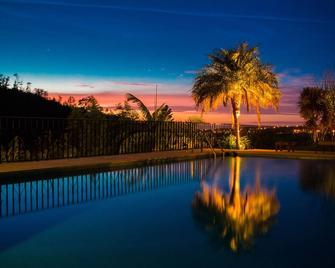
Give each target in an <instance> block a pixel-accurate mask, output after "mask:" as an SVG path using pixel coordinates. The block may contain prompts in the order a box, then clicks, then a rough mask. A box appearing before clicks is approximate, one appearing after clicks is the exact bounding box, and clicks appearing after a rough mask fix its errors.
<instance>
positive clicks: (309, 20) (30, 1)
mask: <svg viewBox="0 0 335 268" xmlns="http://www.w3.org/2000/svg"><path fill="white" fill-rule="evenodd" d="M0 2H3V3H10V4H13V3H14V4H29V5H46V6H62V7H78V8H98V9H113V10H118V11H127V12H129V11H130V12H145V13H157V14H167V15H177V16H192V17H205V18H225V19H245V20H262V21H284V22H298V23H323V24H335V20H321V19H313V18H292V17H278V16H265V15H251V14H229V13H208V12H196V11H186V10H172V9H161V8H153V7H133V6H116V5H107V4H86V3H68V2H54V1H34V0H28V1H23V0H22V1H21V0H0Z"/></svg>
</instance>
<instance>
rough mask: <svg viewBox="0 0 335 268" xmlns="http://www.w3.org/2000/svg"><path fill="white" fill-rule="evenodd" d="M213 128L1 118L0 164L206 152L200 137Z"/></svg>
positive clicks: (199, 125) (209, 126)
mask: <svg viewBox="0 0 335 268" xmlns="http://www.w3.org/2000/svg"><path fill="white" fill-rule="evenodd" d="M212 127H213V125H210V124H198V123H185V122H155V121H151V122H144V121H123V120H106V119H104V120H92V119H63V118H28V117H26V118H22V117H0V163H1V162H15V161H34V160H49V159H63V158H76V157H89V156H103V155H116V154H127V153H142V152H151V151H166V150H181V149H196V148H202V147H203V146H206V147H207V146H208V145H207V144H206V142H205V141H204V140H203V139H202V138H201V137H200V136H201V135H199V133H200V132H201V131H206V130H211V128H212ZM211 133H212V132H211V131H208V134H207V136H209V139H212V134H211Z"/></svg>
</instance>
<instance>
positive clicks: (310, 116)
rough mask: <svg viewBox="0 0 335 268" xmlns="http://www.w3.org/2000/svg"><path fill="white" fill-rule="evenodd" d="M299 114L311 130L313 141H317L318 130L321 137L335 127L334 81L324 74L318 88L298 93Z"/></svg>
mask: <svg viewBox="0 0 335 268" xmlns="http://www.w3.org/2000/svg"><path fill="white" fill-rule="evenodd" d="M298 106H299V112H300V115H301V117H302V118H304V119H305V120H306V126H308V127H310V128H312V131H313V140H314V142H316V141H317V139H318V135H317V132H318V130H321V133H322V135H323V136H324V135H326V133H327V131H329V130H330V129H332V128H334V127H335V79H334V78H333V76H332V75H331V74H326V75H325V77H324V79H323V81H322V83H320V85H319V86H314V87H305V88H303V90H302V91H301V93H300V96H299V101H298Z"/></svg>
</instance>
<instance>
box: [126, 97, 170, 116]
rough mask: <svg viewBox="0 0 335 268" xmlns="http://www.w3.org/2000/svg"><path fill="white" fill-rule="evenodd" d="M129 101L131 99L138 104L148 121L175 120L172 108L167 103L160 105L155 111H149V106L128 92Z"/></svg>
mask: <svg viewBox="0 0 335 268" xmlns="http://www.w3.org/2000/svg"><path fill="white" fill-rule="evenodd" d="M126 97H127V101H131V102H133V103H134V104H136V105H137V108H138V109H139V111H140V113H141V114H142V117H143V119H144V120H146V121H173V114H172V109H171V108H170V107H169V106H168V105H167V104H165V103H163V104H162V105H161V106H159V107H158V108H157V109H156V110H155V111H154V112H153V113H151V112H150V111H149V108H148V107H147V106H145V104H144V103H143V102H142V101H141V100H140V99H138V98H137V97H136V96H134V95H132V94H130V93H127V94H126Z"/></svg>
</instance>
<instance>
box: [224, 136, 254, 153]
mask: <svg viewBox="0 0 335 268" xmlns="http://www.w3.org/2000/svg"><path fill="white" fill-rule="evenodd" d="M223 148H225V149H236V136H235V135H232V134H230V135H229V136H227V137H225V138H224V140H223ZM249 148H250V140H249V139H248V137H247V136H241V138H240V149H241V150H244V149H249Z"/></svg>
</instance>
